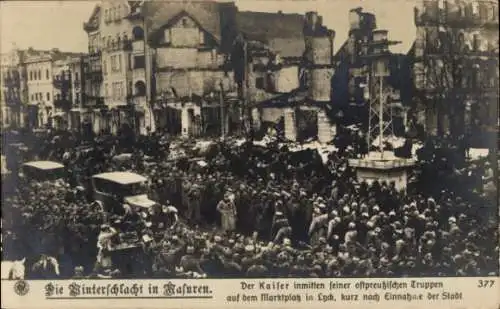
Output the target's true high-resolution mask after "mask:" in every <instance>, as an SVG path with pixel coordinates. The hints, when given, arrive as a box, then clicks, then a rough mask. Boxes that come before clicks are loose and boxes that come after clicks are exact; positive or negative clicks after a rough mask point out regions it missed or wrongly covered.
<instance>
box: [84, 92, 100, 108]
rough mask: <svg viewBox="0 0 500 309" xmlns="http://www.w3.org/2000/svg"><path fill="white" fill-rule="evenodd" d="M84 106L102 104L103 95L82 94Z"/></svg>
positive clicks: (98, 105)
mask: <svg viewBox="0 0 500 309" xmlns="http://www.w3.org/2000/svg"><path fill="white" fill-rule="evenodd" d="M83 106H84V107H102V106H105V104H104V97H101V96H93V95H86V94H83Z"/></svg>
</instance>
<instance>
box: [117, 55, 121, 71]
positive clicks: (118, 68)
mask: <svg viewBox="0 0 500 309" xmlns="http://www.w3.org/2000/svg"><path fill="white" fill-rule="evenodd" d="M116 70H117V71H118V72H121V71H122V55H118V67H117V69H116Z"/></svg>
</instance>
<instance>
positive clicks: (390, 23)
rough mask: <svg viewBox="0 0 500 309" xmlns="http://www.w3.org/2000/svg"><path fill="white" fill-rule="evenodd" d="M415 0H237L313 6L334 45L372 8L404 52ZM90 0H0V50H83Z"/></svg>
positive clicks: (251, 4) (273, 6)
mask: <svg viewBox="0 0 500 309" xmlns="http://www.w3.org/2000/svg"><path fill="white" fill-rule="evenodd" d="M415 1H416V0H303V1H301V0H281V1H279V0H236V1H235V2H236V5H237V6H238V8H239V10H242V11H262V12H277V11H279V10H281V11H283V12H284V13H304V12H306V11H311V10H312V11H317V12H318V13H319V14H320V15H322V16H323V21H324V23H325V24H326V26H328V27H329V28H330V29H333V30H335V32H336V38H335V49H338V48H339V47H340V46H341V45H342V44H343V42H344V41H345V39H346V37H347V31H348V29H349V26H348V12H349V10H350V9H352V8H355V7H358V6H361V7H363V9H364V11H366V12H371V13H374V14H375V15H376V17H377V26H378V28H385V29H387V30H389V37H390V39H392V40H397V41H402V44H399V45H397V46H395V47H393V48H392V50H393V51H394V52H407V51H408V49H409V48H410V46H411V44H412V43H413V40H414V38H415V34H416V29H415V25H414V20H413V7H414V5H415ZM95 4H96V2H93V1H68V0H67V1H0V50H1V51H2V52H5V51H8V50H10V49H12V46H13V43H15V44H16V46H17V47H18V48H22V49H25V48H28V47H30V46H32V47H33V48H35V49H51V48H59V49H60V50H63V51H72V52H86V51H87V35H86V33H85V31H84V30H83V23H84V22H85V21H87V20H88V18H89V17H90V14H91V13H92V10H93V8H94V5H95Z"/></svg>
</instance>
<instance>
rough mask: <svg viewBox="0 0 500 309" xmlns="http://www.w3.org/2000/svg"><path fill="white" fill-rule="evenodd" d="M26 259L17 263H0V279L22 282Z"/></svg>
mask: <svg viewBox="0 0 500 309" xmlns="http://www.w3.org/2000/svg"><path fill="white" fill-rule="evenodd" d="M25 262H26V258H23V259H22V260H18V261H2V277H1V279H2V280H4V279H7V280H22V279H24V276H25V272H26V267H25V265H24V264H25Z"/></svg>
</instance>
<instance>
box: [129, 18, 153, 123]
mask: <svg viewBox="0 0 500 309" xmlns="http://www.w3.org/2000/svg"><path fill="white" fill-rule="evenodd" d="M142 21H143V28H144V62H145V65H144V73H145V78H146V108H147V109H148V114H149V125H150V128H151V131H156V124H155V123H154V117H153V115H152V114H153V109H152V99H151V95H152V90H151V89H152V87H151V82H152V81H151V77H152V69H151V66H152V63H151V51H150V49H149V44H148V36H149V30H148V23H147V19H146V16H145V15H143V16H142ZM134 124H135V119H134ZM153 125H155V128H153Z"/></svg>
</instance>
